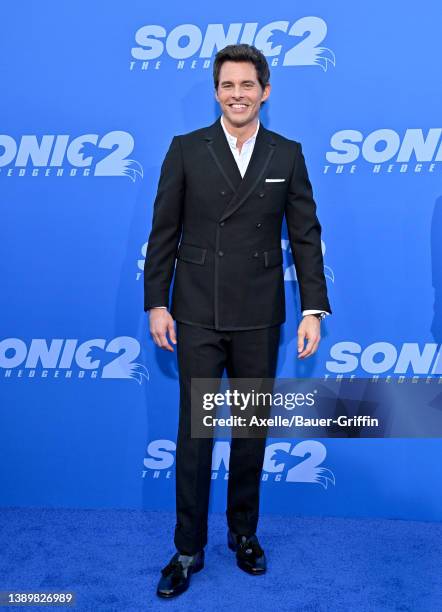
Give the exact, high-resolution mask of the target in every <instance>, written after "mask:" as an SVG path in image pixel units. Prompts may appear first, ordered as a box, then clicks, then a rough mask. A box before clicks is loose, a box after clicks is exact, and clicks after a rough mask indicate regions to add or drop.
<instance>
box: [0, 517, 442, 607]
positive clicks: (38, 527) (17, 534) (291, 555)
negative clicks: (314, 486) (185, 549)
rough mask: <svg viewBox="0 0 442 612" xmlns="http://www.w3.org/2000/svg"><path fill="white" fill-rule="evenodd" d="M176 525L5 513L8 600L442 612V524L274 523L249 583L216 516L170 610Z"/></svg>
mask: <svg viewBox="0 0 442 612" xmlns="http://www.w3.org/2000/svg"><path fill="white" fill-rule="evenodd" d="M174 523H175V517H174V515H173V514H170V513H160V512H142V511H135V510H67V509H32V508H6V509H0V547H1V548H0V550H1V556H0V590H6V589H19V590H20V589H21V590H28V591H36V590H37V591H38V590H48V591H50V590H56V589H63V590H68V589H71V590H73V591H75V592H76V594H77V602H78V603H77V605H76V606H75V608H70V609H75V610H79V611H81V612H83V611H85V612H86V611H89V610H91V611H92V610H94V611H95V610H103V611H106V612H114V611H115V612H120V611H126V610H127V611H131V612H132V611H133V612H138V611H142V610H167V611H168V612H169V611H175V610H180V611H182V610H195V612H211V611H214V610H216V611H217V612H220V611H221V610H223V609H226V610H242V611H243V612H246V611H249V610H258V611H259V612H261V611H264V612H266V611H269V612H270V611H272V612H274V611H275V612H285V611H290V612H335V611H336V612H360V611H361V612H362V611H363V612H384V611H385V612H393V611H401V612H440V611H441V610H442V586H441V570H442V551H441V541H442V537H441V536H442V524H440V523H424V522H407V521H399V520H379V519H377V520H369V519H344V518H300V517H288V516H263V517H261V519H260V527H259V532H258V535H259V537H260V541H261V544H262V546H263V548H264V549H265V550H266V554H267V559H268V572H267V574H265V575H264V576H249V575H247V574H245V573H244V572H242V571H241V570H239V569H238V568H237V567H236V563H235V557H234V553H232V552H231V551H230V550H228V549H227V547H226V543H225V542H226V534H225V518H224V515H221V514H211V516H210V532H209V544H208V546H207V548H206V567H205V568H204V570H203V571H202V572H200V573H199V574H196V575H195V576H194V577H193V579H192V584H191V586H190V589H189V590H188V591H187V592H186V593H184V594H183V595H181V596H180V597H179V598H178V599H175V600H167V601H163V600H160V599H158V598H157V597H156V595H155V588H156V583H157V580H158V577H159V572H160V569H161V567H163V566H164V565H165V564H166V563H167V562H168V561H169V557H170V556H171V555H172V554H173V553H174V547H173V544H172V533H173V527H174ZM4 609H5V610H11V611H13V610H17V611H19V612H23V610H31V609H32V610H34V609H37V608H36V607H35V606H33V607H24V608H23V607H16V606H14V607H8V608H4ZM38 609H39V610H41V609H43V608H41V607H40V608H38ZM48 609H51V610H65V611H66V610H68V609H69V608H68V607H64V608H62V607H60V606H57V607H52V608H48Z"/></svg>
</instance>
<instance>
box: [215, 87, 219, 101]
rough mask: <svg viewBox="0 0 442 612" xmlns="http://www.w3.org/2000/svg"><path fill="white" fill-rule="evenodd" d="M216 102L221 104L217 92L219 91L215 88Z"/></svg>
mask: <svg viewBox="0 0 442 612" xmlns="http://www.w3.org/2000/svg"><path fill="white" fill-rule="evenodd" d="M215 100H216V101H217V102H219V98H218V91H217V89H216V88H215Z"/></svg>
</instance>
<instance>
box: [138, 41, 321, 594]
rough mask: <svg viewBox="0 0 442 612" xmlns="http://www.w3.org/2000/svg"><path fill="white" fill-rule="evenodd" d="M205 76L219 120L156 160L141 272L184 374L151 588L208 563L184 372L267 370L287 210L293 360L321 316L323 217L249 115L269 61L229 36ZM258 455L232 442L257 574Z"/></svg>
mask: <svg viewBox="0 0 442 612" xmlns="http://www.w3.org/2000/svg"><path fill="white" fill-rule="evenodd" d="M213 76H214V85H215V97H216V100H217V101H218V102H219V104H220V107H221V111H222V116H221V117H220V118H219V119H217V120H216V121H215V123H214V124H213V125H211V126H209V127H206V128H202V129H199V130H196V131H193V132H190V133H189V134H185V135H182V136H175V137H174V138H173V139H172V143H171V145H170V148H169V150H168V152H167V155H166V157H165V159H164V162H163V165H162V168H161V175H160V180H159V184H158V192H157V196H156V199H155V204H154V212H153V221H152V230H151V233H150V236H149V243H148V249H147V255H146V264H145V269H144V281H145V303H144V309H145V310H146V311H149V318H150V333H151V336H152V338H153V340H154V342H155V343H156V344H157V345H158V346H159V347H161V348H163V349H165V350H168V351H173V350H174V349H173V346H172V345H173V344H177V350H178V369H179V379H180V418H179V429H178V437H177V449H176V512H177V522H176V528H175V538H174V542H175V545H176V548H177V552H176V554H175V555H174V556H173V557H172V559H171V561H170V562H169V563H168V565H167V566H166V567H165V568H164V569H163V570H162V576H161V579H160V581H159V584H158V589H157V594H158V595H159V596H160V597H174V596H176V595H178V594H180V593H182V592H183V591H184V590H186V589H187V588H188V586H189V583H190V579H191V576H192V574H193V573H196V572H197V571H199V570H200V569H202V568H203V566H204V547H205V545H206V543H207V514H208V504H209V488H210V480H211V459H212V448H213V439H210V438H205V439H198V438H191V435H190V383H191V379H192V378H212V379H220V378H221V377H222V374H223V372H224V369H226V371H227V373H228V375H229V377H233V378H258V377H263V378H270V379H273V378H274V375H275V371H276V361H277V353H278V347H279V335H280V326H281V323H283V322H284V321H285V295H284V278H283V269H282V250H281V224H282V221H283V217H284V215H285V217H286V221H287V227H288V232H289V239H290V244H291V248H292V253H293V257H294V262H295V266H296V271H297V277H298V282H299V289H300V296H301V310H302V313H303V318H302V321H301V323H300V325H299V329H298V357H299V358H300V359H304V358H306V357H308V356H310V355H313V353H315V352H316V350H317V348H318V344H319V340H320V319H321V318H322V317H323V316H325V314H330V313H331V309H330V304H329V301H328V298H327V288H326V283H325V277H324V271H323V259H322V251H321V226H320V224H319V221H318V219H317V216H316V204H315V202H314V200H313V194H312V187H311V184H310V181H309V178H308V175H307V170H306V166H305V161H304V157H303V154H302V149H301V145H300V144H299V143H298V142H295V141H292V140H288V139H286V138H284V137H283V136H281V135H279V134H276V133H274V132H271V131H269V130H267V129H266V128H265V127H264V126H263V125H262V124H261V123H260V122H259V110H260V107H261V105H262V104H263V103H264V102H265V101H266V100H267V99H268V97H269V95H270V83H269V76H270V74H269V67H268V65H267V61H266V59H265V57H264V55H263V54H262V53H261V52H260V51H258V50H257V49H256V48H255V47H253V46H249V45H244V44H242V45H229V46H228V47H226V48H225V49H223V50H221V51H219V52H218V53H217V55H216V57H215V62H214V68H213ZM175 261H176V269H175V279H174V286H173V293H172V301H171V309H170V312H169V310H168V308H169V289H170V286H171V281H172V277H173V273H174V267H175ZM175 321H176V332H175ZM306 340H307V345H306V346H304V344H305V341H306ZM170 342H171V343H172V345H171V344H170ZM264 451H265V438H262V437H261V438H255V439H253V438H252V439H241V438H233V437H232V443H231V452H230V463H229V480H228V497H227V511H226V515H227V522H228V546H229V548H231V549H232V550H234V551H235V552H236V559H237V565H238V566H239V567H240V568H241V569H243V570H244V571H246V572H248V573H251V574H255V575H258V574H262V573H264V572H265V570H266V557H265V555H264V551H263V549H262V548H261V546H260V544H259V541H258V538H257V536H256V528H257V523H258V511H259V485H260V478H261V471H262V465H263V459H264Z"/></svg>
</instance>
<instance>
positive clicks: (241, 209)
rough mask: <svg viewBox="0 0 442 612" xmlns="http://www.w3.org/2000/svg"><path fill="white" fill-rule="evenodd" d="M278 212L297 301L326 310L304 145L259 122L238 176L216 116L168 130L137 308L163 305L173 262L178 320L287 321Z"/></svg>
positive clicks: (228, 323) (223, 326) (231, 325)
mask: <svg viewBox="0 0 442 612" xmlns="http://www.w3.org/2000/svg"><path fill="white" fill-rule="evenodd" d="M269 178H270V179H271V178H279V179H280V178H283V179H285V180H284V181H283V182H270V181H266V179H269ZM284 214H285V217H286V221H287V228H288V232H289V240H290V245H291V249H292V253H293V257H294V262H295V267H296V273H297V277H298V282H299V290H300V296H301V309H302V310H307V309H319V310H326V311H328V312H331V308H330V304H329V301H328V298H327V287H326V282H325V277H324V266H323V258H322V251H321V226H320V224H319V221H318V218H317V216H316V204H315V201H314V199H313V194H312V186H311V183H310V181H309V178H308V174H307V169H306V166H305V161H304V156H303V154H302V149H301V144H300V143H298V142H296V141H293V140H289V139H287V138H284V137H283V136H281V135H279V134H276V133H275V132H271V131H270V130H267V129H266V128H265V127H264V126H263V125H262V123H260V127H259V130H258V134H257V137H256V141H255V146H254V149H253V153H252V157H251V159H250V162H249V165H248V167H247V171H246V173H245V175H244V178H242V177H241V174H240V172H239V170H238V167H237V164H236V161H235V159H234V157H233V155H232V152H231V150H230V147H229V144H228V142H227V139H226V136H225V134H224V131H223V128H222V125H221V123H220V119H219V118H218V119H217V120H216V121H215V123H214V124H213V125H211V126H209V127H205V128H202V129H199V130H195V131H193V132H190V133H188V134H185V135H182V136H175V137H174V138H173V140H172V143H171V145H170V148H169V150H168V152H167V154H166V157H165V159H164V162H163V164H162V167H161V174H160V179H159V183H158V192H157V196H156V199H155V203H154V211H153V220H152V230H151V233H150V236H149V242H148V248H147V254H146V262H145V267H144V310H148V309H149V308H152V307H153V306H169V290H170V286H171V282H172V277H173V273H174V269H175V278H174V286H173V292H172V302H171V308H170V312H171V314H172V316H173V318H174V319H176V320H177V321H182V322H185V323H191V324H194V325H200V326H203V327H210V328H214V329H217V330H241V329H257V328H263V327H269V326H271V325H276V324H278V323H282V322H284V321H285V293H284V278H283V267H282V261H283V258H282V250H281V226H282V222H283V218H284ZM175 262H176V263H175ZM175 265H176V267H175Z"/></svg>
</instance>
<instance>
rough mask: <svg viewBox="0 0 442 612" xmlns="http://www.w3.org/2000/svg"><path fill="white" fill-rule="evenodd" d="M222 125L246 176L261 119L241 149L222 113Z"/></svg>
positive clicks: (314, 311)
mask: <svg viewBox="0 0 442 612" xmlns="http://www.w3.org/2000/svg"><path fill="white" fill-rule="evenodd" d="M221 125H222V128H223V130H224V134H225V135H226V138H227V142H228V143H229V146H230V150H231V151H232V154H233V157H234V158H235V161H236V164H237V166H238V170H239V172H240V174H241V176H242V177H244V174H245V173H246V170H247V166H248V165H249V162H250V158H251V157H252V153H253V149H254V146H255V141H256V136H257V134H258V130H259V125H260V124H259V119H258V124H257V126H256V130H255V133H254V134H253V135H252V136H250V138H248V139H247V140H246V141H245V142H243V144H242V147H241V151H240V150H239V148H238V147H237V142H238V139H237V137H236V136H232V134H230V132H228V131H227V128H226V126H225V125H224V119H223V115H221ZM154 308H166V306H154ZM320 312H325V314H330V313H329V312H326V311H325V310H303V311H302V316H303V317H305V316H306V315H309V314H316V313H320Z"/></svg>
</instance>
